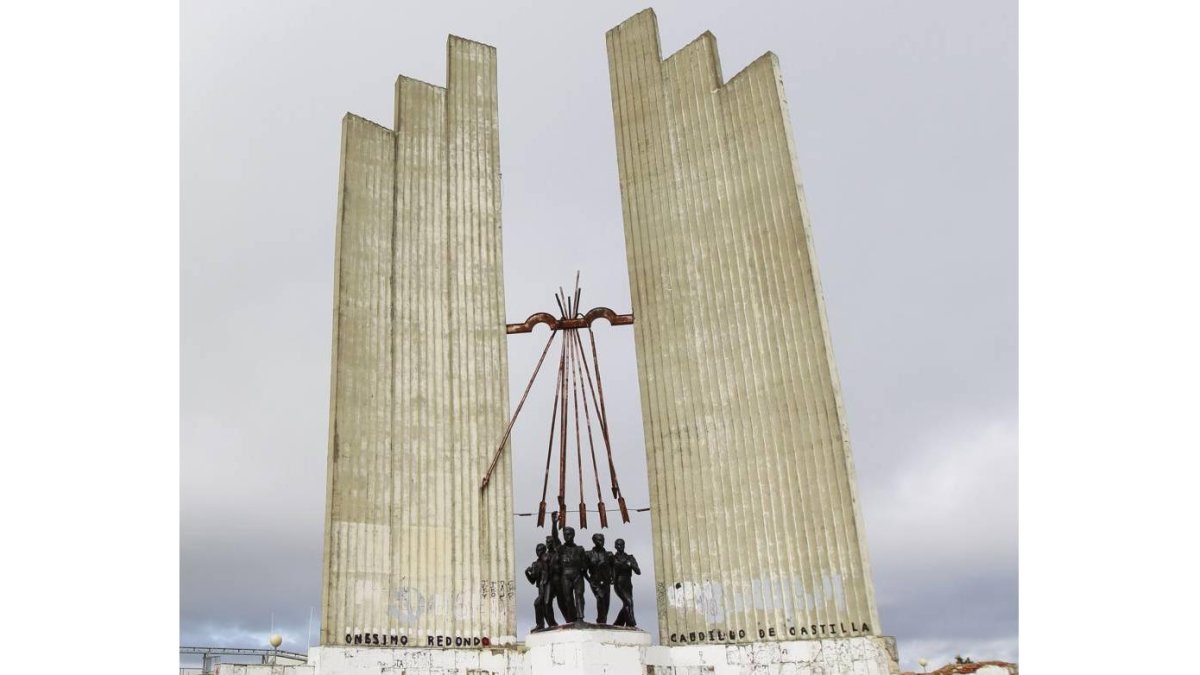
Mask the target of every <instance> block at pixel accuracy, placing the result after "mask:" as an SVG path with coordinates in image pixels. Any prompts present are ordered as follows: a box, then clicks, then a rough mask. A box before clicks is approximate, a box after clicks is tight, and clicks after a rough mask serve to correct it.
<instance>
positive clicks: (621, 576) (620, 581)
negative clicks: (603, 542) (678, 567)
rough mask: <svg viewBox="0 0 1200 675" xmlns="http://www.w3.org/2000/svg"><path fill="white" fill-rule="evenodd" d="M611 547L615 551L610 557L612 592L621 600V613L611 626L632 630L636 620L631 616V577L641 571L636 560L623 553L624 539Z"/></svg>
mask: <svg viewBox="0 0 1200 675" xmlns="http://www.w3.org/2000/svg"><path fill="white" fill-rule="evenodd" d="M613 546H614V547H616V549H617V551H616V553H614V554H613V557H612V566H613V590H615V591H616V592H617V598H619V599H620V600H621V611H620V612H618V613H617V618H616V620H615V621H613V625H614V626H629V627H630V628H633V627H635V626H637V619H636V618H634V616H633V575H634V574H641V573H642V570H641V569H640V568H639V567H638V564H637V559H636V558H634V557H633V556H632V555H630V554H628V553H626V552H625V540H624V539H618V540H616V541H615V542H613Z"/></svg>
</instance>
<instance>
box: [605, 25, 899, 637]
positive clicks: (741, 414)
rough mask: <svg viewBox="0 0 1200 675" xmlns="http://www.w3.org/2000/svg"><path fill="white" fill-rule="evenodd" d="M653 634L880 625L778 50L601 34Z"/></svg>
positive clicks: (850, 631)
mask: <svg viewBox="0 0 1200 675" xmlns="http://www.w3.org/2000/svg"><path fill="white" fill-rule="evenodd" d="M608 54H609V72H610V78H611V87H612V100H613V114H614V117H615V126H616V135H617V157H618V163H619V170H620V177H621V199H622V207H623V209H624V222H625V242H626V247H627V254H628V260H629V275H630V287H631V289H632V293H633V306H634V312H635V314H636V315H637V326H636V338H635V339H636V346H637V356H638V375H639V381H640V385H641V397H642V408H643V411H644V419H645V441H646V452H647V455H648V457H647V460H648V467H649V472H650V500H651V505H652V509H653V532H652V534H653V538H654V554H655V573H656V575H657V578H658V588H657V596H658V625H659V631H660V640H661V642H662V644H664V645H668V646H674V645H679V644H685V643H686V644H696V643H700V642H705V641H707V642H729V643H739V642H752V641H756V642H757V641H782V640H796V639H813V638H829V637H840V636H847V635H869V634H877V633H878V629H879V620H878V616H877V612H876V608H875V601H874V595H873V590H872V585H871V579H870V571H869V568H868V564H867V555H866V548H865V545H864V542H863V529H862V521H861V517H860V515H859V511H858V504H857V501H856V497H855V482H854V469H853V465H852V461H851V455H850V444H849V440H848V437H847V432H846V423H845V414H844V411H843V408H842V402H841V395H840V392H839V389H838V386H839V385H838V378H837V373H836V371H835V369H834V363H833V354H832V349H831V345H830V338H829V331H828V328H827V325H826V318H825V311H824V307H823V300H822V296H821V285H820V281H819V279H818V276H817V268H816V261H815V258H814V252H813V246H812V239H811V232H810V226H809V217H808V213H807V210H806V207H805V200H804V193H803V189H802V187H801V183H800V174H799V171H798V169H797V166H796V162H795V150H794V148H793V141H792V133H791V128H790V121H789V115H788V110H787V100H786V98H785V97H784V93H783V87H782V82H781V78H780V73H779V62H778V60H777V58H776V57H775V55H774V54H771V53H767V54H764V55H763V56H762V57H760V58H759V59H757V60H756V61H754V62H753V63H751V64H750V65H749V66H747V67H746V68H745V69H744V70H742V71H741V72H739V73H738V74H737V75H735V76H734V77H732V78H730V80H729V81H728V82H726V81H725V80H724V79H723V78H722V75H721V67H720V61H719V58H718V55H717V46H716V38H714V37H713V35H712V34H711V33H705V34H703V35H701V36H700V37H699V38H697V39H696V40H695V41H694V42H692V43H691V44H689V45H687V46H686V47H684V48H683V49H681V50H679V51H678V52H677V53H675V54H673V55H671V56H670V57H668V58H667V59H665V60H664V59H662V56H661V50H660V47H659V37H658V25H657V20H656V18H655V15H654V13H653V12H652V11H650V10H646V11H644V12H641V13H639V14H637V15H635V16H633V17H632V18H630V19H628V20H627V21H625V22H624V23H622V24H621V25H620V26H618V27H616V28H614V29H613V30H611V31H609V33H608Z"/></svg>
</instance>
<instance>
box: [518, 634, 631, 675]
mask: <svg viewBox="0 0 1200 675" xmlns="http://www.w3.org/2000/svg"><path fill="white" fill-rule="evenodd" d="M525 646H526V648H528V650H529V651H528V653H527V657H528V660H529V665H530V668H531V670H532V673H533V675H542V674H543V673H545V674H546V675H549V674H550V673H562V675H619V674H622V673H631V674H633V673H637V674H639V675H640V674H641V673H645V672H646V666H645V663H646V649H647V648H648V647H649V646H650V634H649V633H647V632H645V631H641V630H629V629H627V630H621V629H612V630H605V629H603V628H585V629H575V630H572V629H564V630H548V631H543V632H541V633H530V634H529V637H528V638H526V639H525Z"/></svg>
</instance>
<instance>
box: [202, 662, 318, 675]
mask: <svg viewBox="0 0 1200 675" xmlns="http://www.w3.org/2000/svg"><path fill="white" fill-rule="evenodd" d="M213 672H214V673H215V675H316V672H317V670H316V668H314V667H313V666H310V665H303V666H301V665H286V666H285V665H282V664H280V665H277V666H272V665H260V664H243V663H220V664H217V667H216V669H215V670H214V671H213Z"/></svg>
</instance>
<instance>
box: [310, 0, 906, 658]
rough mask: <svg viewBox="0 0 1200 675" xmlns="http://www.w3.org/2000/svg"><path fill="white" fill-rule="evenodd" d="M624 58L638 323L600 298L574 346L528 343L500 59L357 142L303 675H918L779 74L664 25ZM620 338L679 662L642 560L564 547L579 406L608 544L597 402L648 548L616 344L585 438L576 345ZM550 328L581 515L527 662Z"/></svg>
mask: <svg viewBox="0 0 1200 675" xmlns="http://www.w3.org/2000/svg"><path fill="white" fill-rule="evenodd" d="M607 46H608V57H609V69H610V86H611V92H612V102H613V114H614V119H615V127H616V141H617V156H618V163H619V172H620V177H621V201H622V208H623V220H624V228H625V241H626V246H627V254H628V263H629V274H630V282H631V289H632V295H633V297H632V306H633V312H632V313H631V314H626V315H618V314H616V313H615V312H613V311H612V310H609V309H607V308H603V307H600V308H596V309H594V310H592V311H591V312H588V313H586V315H585V314H584V313H582V312H579V307H578V304H579V293H578V291H576V292H575V294H574V296H573V298H568V297H567V296H566V294H565V293H564V294H563V295H562V296H561V297H560V309H561V310H562V315H561V317H559V318H557V319H556V318H555V317H553V316H551V315H549V314H539V315H535V316H533V317H530V318H529V319H528V320H527V321H526V322H525V323H524V324H507V323H506V317H505V312H504V302H503V299H504V294H503V278H502V265H501V233H500V199H499V194H500V186H499V154H498V153H499V150H498V133H497V103H496V102H497V97H496V82H497V80H496V68H497V65H496V51H495V49H494V48H492V47H490V46H487V45H483V44H480V43H477V42H472V41H470V40H465V39H462V38H458V37H453V36H452V37H450V39H449V43H448V49H447V54H448V64H447V80H446V86H445V87H439V86H436V85H432V84H427V83H424V82H419V81H416V80H413V79H410V78H406V77H403V76H401V77H400V78H399V79H398V81H397V83H396V89H395V111H396V113H395V119H394V121H393V125H392V127H391V128H387V127H383V126H380V125H378V124H376V123H374V122H371V121H368V120H365V119H363V118H360V117H356V116H354V115H350V114H348V115H347V116H346V117H345V119H344V121H343V127H342V156H341V176H340V186H339V199H338V218H337V253H336V257H337V260H336V279H335V302H334V339H333V369H332V370H333V373H332V380H331V396H330V398H331V406H330V425H329V427H330V431H329V434H330V438H329V477H328V490H327V515H326V528H325V559H324V573H323V578H322V587H323V593H322V610H321V646H320V647H318V648H314V649H313V650H312V651H311V652H310V665H308V666H305V667H303V670H295V669H294V672H295V673H296V675H300V673H302V672H308V673H316V674H318V675H337V674H341V673H367V672H370V673H384V674H390V673H395V674H399V673H414V672H460V673H468V672H470V673H482V672H487V673H532V674H534V675H540V674H542V673H552V672H553V673H565V672H578V673H646V672H653V673H685V672H686V673H691V672H711V673H718V674H720V673H742V672H751V671H754V672H794V673H818V672H819V673H840V672H845V673H866V674H869V675H883V674H887V673H898V672H899V669H898V667H897V663H896V661H897V659H896V655H895V651H894V642H892V641H891V640H890V638H884V637H881V636H880V633H879V620H878V615H877V611H876V608H875V600H874V592H873V589H872V586H871V579H870V569H869V566H868V563H867V556H866V548H865V545H864V542H863V536H864V535H863V528H862V518H861V516H860V514H859V511H858V502H857V499H856V496H855V482H854V470H853V463H852V460H851V453H850V446H849V440H848V435H847V430H846V423H845V415H844V412H843V409H842V402H841V395H840V392H839V389H838V379H837V373H836V370H835V368H834V362H833V355H832V347H831V342H830V337H829V332H828V329H827V326H826V318H825V311H824V307H823V300H822V297H821V289H820V282H819V278H818V274H817V268H816V261H815V255H814V252H813V248H812V242H811V233H810V223H809V218H808V214H807V210H806V208H805V200H804V195H803V190H802V187H801V183H800V174H799V170H798V168H797V166H796V162H795V151H794V148H793V141H792V134H791V129H790V121H789V116H788V111H787V102H786V99H785V97H784V94H783V90H782V84H781V78H780V76H779V64H778V61H777V59H776V58H775V56H774V55H773V54H771V53H767V54H765V55H764V56H763V57H761V58H759V59H758V60H756V61H754V62H753V63H751V64H750V65H749V66H747V67H746V68H745V69H744V70H742V71H741V72H740V73H738V74H737V75H735V76H734V77H732V78H730V79H729V80H728V81H725V80H724V79H723V77H722V74H721V69H720V64H719V59H718V56H717V50H716V41H715V38H714V37H713V36H712V35H711V34H710V33H705V34H704V35H702V36H701V37H699V38H698V39H697V40H695V41H694V42H692V43H691V44H689V45H688V46H686V47H684V48H683V49H681V50H679V51H678V52H677V53H675V54H673V55H671V56H669V57H668V58H666V59H665V60H664V59H663V58H662V55H661V49H660V45H659V39H658V27H657V23H656V18H655V16H654V13H653V12H652V11H651V10H646V11H643V12H641V13H639V14H637V15H635V16H633V17H631V18H630V19H628V20H626V21H625V22H623V23H622V24H621V25H619V26H617V27H616V28H614V29H612V30H611V31H609V32H608V35H607ZM634 316H636V318H637V321H636V325H634ZM598 318H605V319H606V320H608V321H610V322H611V323H613V324H614V325H634V329H635V340H636V347H637V372H638V381H639V386H640V392H641V394H640V395H641V405H642V408H643V411H644V413H645V414H644V418H645V427H644V429H645V443H646V452H647V460H648V467H649V468H648V470H649V479H650V480H649V483H650V506H651V516H652V532H653V537H652V538H653V565H654V569H655V575H656V578H657V583H658V586H657V588H656V605H657V607H656V611H657V615H658V630H659V644H658V645H653V646H652V645H651V644H650V642H651V640H650V636H649V635H648V634H646V633H645V632H643V631H641V630H640V629H638V628H636V626H637V615H636V614H635V611H634V596H633V590H632V589H633V586H634V585H635V584H636V583H637V581H636V579H637V576H638V575H640V574H641V573H642V570H641V567H640V565H639V563H638V560H637V558H636V557H635V555H634V553H635V552H631V551H626V550H625V542H624V540H623V539H621V538H616V539H615V540H614V541H613V547H614V549H613V550H611V551H610V550H608V549H606V548H605V547H604V543H605V539H604V537H603V536H602V535H596V536H594V537H592V538H591V539H592V548H590V549H588V548H586V547H585V546H581V545H580V544H579V543H577V542H575V541H574V538H575V531H574V528H573V527H570V526H567V517H568V514H567V504H568V501H567V492H568V491H569V488H568V487H567V485H566V482H565V471H566V467H567V463H566V457H567V442H568V434H567V413H568V404H567V399H568V396H570V397H571V398H572V400H574V401H575V406H576V407H575V412H576V417H575V425H576V427H575V428H576V431H575V445H576V461H577V462H578V466H579V469H578V473H579V478H580V480H579V489H578V492H579V495H578V496H579V500H578V504H579V509H578V511H574V512H573V513H575V514H576V517H577V519H578V523H579V525H580V526H581V527H586V517H587V512H588V510H589V507H588V504H586V503H585V499H584V483H583V475H584V468H583V467H584V464H583V461H582V455H581V452H582V440H581V437H580V432H579V417H578V415H579V410H580V408H579V400H580V398H582V402H583V415H584V419H585V421H587V422H588V424H589V425H590V418H589V417H588V415H589V414H591V413H594V414H595V415H596V419H597V422H598V428H599V429H600V432H601V435H602V440H603V448H604V449H605V450H607V451H608V468H609V470H610V476H611V484H610V489H611V490H612V493H613V498H614V499H615V500H616V503H617V504H618V505H619V508H618V510H617V511H615V513H619V514H620V517H621V521H622V522H628V520H629V513H628V509H627V508H626V505H625V500H624V498H623V497H622V496H621V495H620V489H619V486H618V485H617V473H616V469H615V467H614V465H613V462H612V452H611V448H610V447H609V446H608V428H607V421H606V417H605V414H604V412H603V397H602V393H603V390H602V387H601V386H600V384H601V383H600V374H599V364H598V363H599V362H598V357H597V356H596V353H595V351H594V350H595V345H594V343H593V345H592V350H593V351H592V361H591V362H590V363H591V364H594V365H595V371H594V372H595V378H594V379H595V385H596V389H599V393H600V396H599V397H595V393H593V399H592V400H593V401H594V403H595V405H594V407H593V408H591V409H589V408H588V393H589V387H590V385H591V379H590V378H591V373H592V371H591V370H590V369H589V368H590V366H589V361H588V360H587V356H588V354H587V350H585V348H584V345H583V342H582V340H581V339H580V338H579V337H578V331H579V329H582V328H584V327H586V326H588V325H590V322H591V321H593V320H596V319H598ZM539 322H541V323H548V324H550V325H551V331H552V334H551V340H553V339H554V337H555V336H557V335H559V334H561V335H563V336H564V339H563V340H562V349H563V352H562V356H561V357H560V367H559V384H558V387H559V389H558V392H557V393H556V399H555V401H556V403H555V405H556V413H558V412H561V420H559V422H558V423H559V424H560V425H561V426H560V427H559V441H560V443H561V452H560V467H561V468H560V474H559V476H560V482H559V493H558V495H557V497H558V502H557V504H558V509H559V510H558V511H556V512H554V513H553V514H551V519H550V520H551V522H550V526H551V533H552V534H551V536H550V537H548V538H547V541H546V544H539V545H538V547H537V550H536V551H535V552H534V554H535V556H536V557H535V559H534V561H533V562H532V564H530V565H528V567H526V568H524V576H525V578H526V580H527V581H528V582H529V583H531V584H533V585H534V586H535V588H536V590H537V599H536V601H535V603H534V606H533V607H529V608H521V610H520V611H528V612H530V613H531V614H532V615H536V621H537V630H535V631H534V632H533V633H531V634H530V636H529V637H528V638H527V639H526V640H525V642H524V643H523V644H521V643H518V641H517V634H516V632H517V631H516V621H515V613H516V611H518V609H517V607H516V603H515V597H514V596H515V593H514V591H515V584H516V570H515V568H516V565H515V563H514V556H516V555H517V554H518V553H517V552H516V551H515V550H514V538H513V522H512V515H511V514H512V513H513V504H512V502H513V494H512V473H511V472H512V466H511V459H510V457H511V453H509V452H506V451H505V447H506V443H507V438H508V430H511V428H512V423H513V421H515V414H514V417H513V418H512V420H509V417H508V413H509V403H508V400H507V395H506V392H507V377H508V367H507V360H506V347H505V340H506V336H507V335H509V334H519V333H524V332H528V331H529V330H530V329H532V327H533V325H535V324H536V323H539ZM550 346H551V343H550V342H547V345H546V350H549V348H550ZM545 355H546V351H543V355H542V358H543V359H544V358H545ZM572 359H575V360H572ZM538 368H541V361H539V364H538ZM564 372H565V373H567V375H566V376H565V377H566V379H564ZM571 373H575V375H571ZM536 376H537V371H536V370H535V373H534V378H536ZM570 377H577V379H576V380H574V381H571V380H570V379H569V378H570ZM585 377H586V378H589V379H586V380H585V379H584V378H585ZM584 382H587V384H588V386H586V387H585V386H584V384H583V383H584ZM532 384H533V379H532V378H531V380H530V385H531V386H532ZM527 392H528V389H527ZM559 394H561V396H559ZM560 401H561V403H560ZM523 403H524V398H522V400H521V402H520V403H519V404H518V406H517V411H518V412H519V411H520V408H521V405H523ZM559 405H561V409H560V408H558V406H559ZM589 411H591V412H589ZM506 421H507V422H508V424H507V428H506ZM552 426H553V424H552ZM501 431H503V435H502V436H500V433H501ZM553 434H554V432H553V431H552V435H551V444H550V448H549V449H548V451H547V459H546V471H547V481H546V482H547V483H548V478H549V472H550V466H551V463H550V462H551V457H552V451H553V446H554V435H553ZM591 434H592V431H591V427H590V426H589V427H588V444H589V448H590V449H591V451H592V472H593V475H594V477H595V488H596V492H597V496H598V497H599V503H598V513H599V520H600V522H599V525H600V526H601V527H606V526H607V525H608V521H607V516H606V512H605V506H604V501H603V494H602V488H601V474H602V473H604V472H602V471H600V470H599V468H598V466H599V464H598V463H597V460H596V455H597V450H596V449H595V445H594V444H593V439H592V438H591ZM498 436H500V437H501V438H502V440H501V441H500V447H499V448H496V447H495V445H494V444H495V441H496V438H497V437H498ZM480 475H483V476H484V478H483V481H482V484H481V483H480V482H479V476H480ZM546 491H547V488H546V487H544V488H543V495H542V502H541V506H540V512H539V516H538V521H539V523H538V524H539V526H542V525H544V522H543V521H544V519H545V515H546V510H547V508H546V504H547V494H546ZM569 503H570V504H571V506H572V507H574V505H575V504H576V502H575V501H574V500H573V499H572V501H570V502H569ZM560 526H561V527H562V531H563V538H562V540H560V539H559V538H558V529H559V527H560ZM617 534H618V535H619V534H620V532H619V531H618V533H617ZM636 553H638V554H640V555H644V552H636ZM520 555H521V556H522V557H524V556H527V555H528V552H521V554H520ZM585 589H586V590H587V591H588V592H589V594H590V595H591V596H592V597H591V598H590V599H589V598H587V597H586V595H585ZM614 596H615V600H616V603H613V602H612V601H613V600H614ZM613 604H616V605H618V606H616V607H613V606H611V605H613ZM612 609H616V610H617V611H616V614H615V615H614V616H613V618H612V623H611V624H609V623H608V622H609V615H610V613H611V611H612ZM641 609H642V610H643V612H644V611H647V610H646V608H641ZM556 611H557V618H556Z"/></svg>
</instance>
